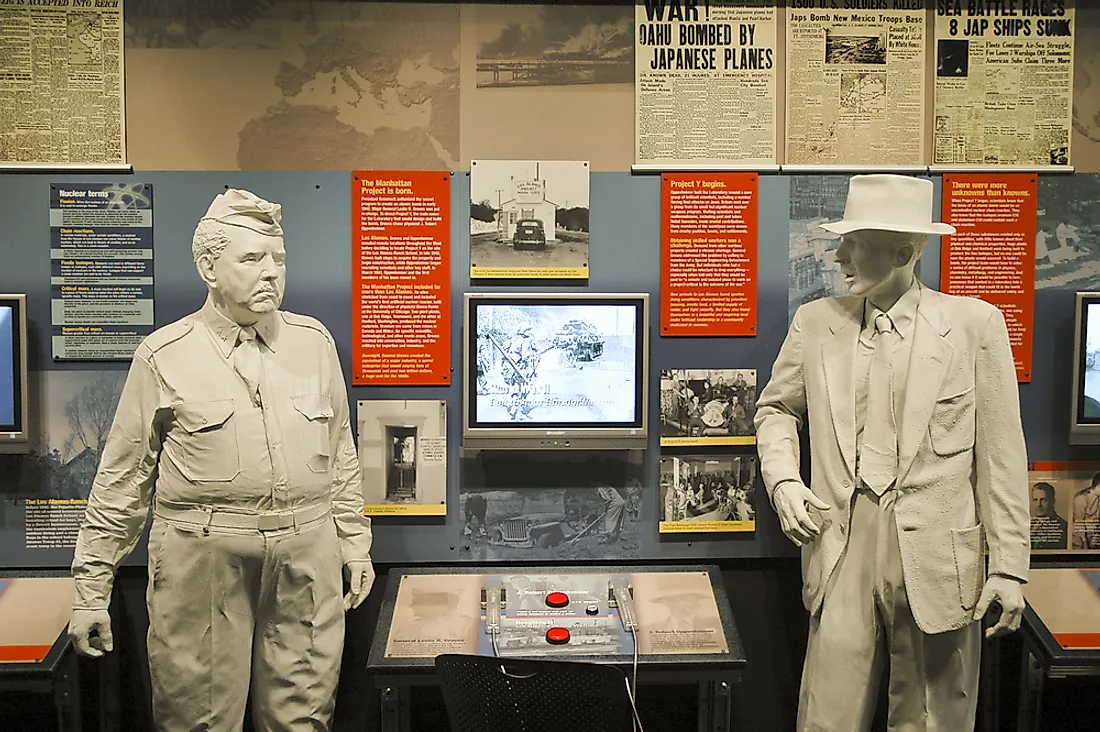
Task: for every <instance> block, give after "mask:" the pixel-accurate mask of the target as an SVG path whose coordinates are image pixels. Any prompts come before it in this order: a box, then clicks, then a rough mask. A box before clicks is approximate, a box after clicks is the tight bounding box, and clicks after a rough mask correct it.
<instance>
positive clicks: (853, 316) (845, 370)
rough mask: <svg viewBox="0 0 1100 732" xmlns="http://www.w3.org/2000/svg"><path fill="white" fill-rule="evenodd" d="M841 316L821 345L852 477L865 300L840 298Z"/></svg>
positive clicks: (832, 406)
mask: <svg viewBox="0 0 1100 732" xmlns="http://www.w3.org/2000/svg"><path fill="white" fill-rule="evenodd" d="M837 303H838V304H839V305H840V307H841V311H840V313H839V314H838V317H837V318H835V319H834V320H833V322H832V323H830V325H829V329H830V330H831V331H832V333H833V337H832V338H826V339H824V340H823V341H822V343H821V361H822V363H823V364H824V366H825V388H826V390H827V391H828V394H829V409H830V411H831V412H832V415H833V429H834V430H835V431H836V440H837V445H838V446H839V447H840V454H841V455H842V456H843V457H844V464H845V465H847V466H848V472H849V474H851V475H852V476H853V477H854V476H855V474H856V384H855V357H856V342H857V341H858V340H859V331H860V329H861V328H862V326H863V298H862V297H851V298H845V299H843V300H841V299H838V300H837Z"/></svg>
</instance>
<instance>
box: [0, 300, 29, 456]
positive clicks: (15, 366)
mask: <svg viewBox="0 0 1100 732" xmlns="http://www.w3.org/2000/svg"><path fill="white" fill-rule="evenodd" d="M29 434H30V430H29V428H28V425H27V296H26V295H0V453H20V452H27V451H29V450H30V441H29Z"/></svg>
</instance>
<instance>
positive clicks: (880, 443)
mask: <svg viewBox="0 0 1100 732" xmlns="http://www.w3.org/2000/svg"><path fill="white" fill-rule="evenodd" d="M896 337H897V333H896V332H895V331H894V324H893V322H892V321H891V320H890V316H889V315H886V314H885V313H880V314H879V315H878V316H877V317H876V318H875V352H874V355H873V356H871V371H870V373H869V375H868V378H867V414H866V415H865V419H864V423H863V443H862V446H861V447H860V452H859V472H860V478H861V479H862V480H863V483H864V484H865V485H866V486H867V487H868V488H870V489H871V490H873V491H874V492H875V494H876V495H880V496H881V495H882V494H883V493H885V492H886V491H887V490H889V489H890V488H891V487H892V486H893V485H894V482H895V481H896V480H897V477H898V424H897V419H896V415H895V414H894V370H893V367H892V366H891V363H890V358H891V355H892V354H893V351H894V343H895V339H896Z"/></svg>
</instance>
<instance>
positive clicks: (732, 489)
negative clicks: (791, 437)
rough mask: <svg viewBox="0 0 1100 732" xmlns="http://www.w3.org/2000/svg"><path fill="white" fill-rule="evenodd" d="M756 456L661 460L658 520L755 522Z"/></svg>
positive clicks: (669, 458) (712, 456)
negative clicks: (659, 512) (659, 514)
mask: <svg viewBox="0 0 1100 732" xmlns="http://www.w3.org/2000/svg"><path fill="white" fill-rule="evenodd" d="M755 486H756V457H755V456H751V455H684V456H665V457H662V458H661V521H663V522H684V521H688V522H712V521H756V490H755Z"/></svg>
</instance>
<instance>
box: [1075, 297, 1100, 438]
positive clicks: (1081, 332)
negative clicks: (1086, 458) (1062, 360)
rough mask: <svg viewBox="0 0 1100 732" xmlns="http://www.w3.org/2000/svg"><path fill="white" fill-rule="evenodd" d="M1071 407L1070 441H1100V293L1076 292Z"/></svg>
mask: <svg viewBox="0 0 1100 732" xmlns="http://www.w3.org/2000/svg"><path fill="white" fill-rule="evenodd" d="M1070 407H1071V409H1070V426H1069V441H1070V444H1071V445H1098V444H1100V292H1078V293H1077V307H1076V308H1075V313H1074V350H1073V402H1072V404H1071V405H1070Z"/></svg>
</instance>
